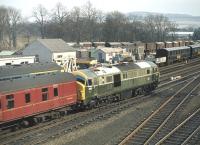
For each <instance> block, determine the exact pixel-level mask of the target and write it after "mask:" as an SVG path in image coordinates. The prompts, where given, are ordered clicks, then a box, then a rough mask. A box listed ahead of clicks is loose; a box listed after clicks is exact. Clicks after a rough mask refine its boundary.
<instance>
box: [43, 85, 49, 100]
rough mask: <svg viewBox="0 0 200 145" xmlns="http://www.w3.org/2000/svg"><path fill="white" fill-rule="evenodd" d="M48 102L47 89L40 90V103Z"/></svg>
mask: <svg viewBox="0 0 200 145" xmlns="http://www.w3.org/2000/svg"><path fill="white" fill-rule="evenodd" d="M46 100H48V88H42V101H46Z"/></svg>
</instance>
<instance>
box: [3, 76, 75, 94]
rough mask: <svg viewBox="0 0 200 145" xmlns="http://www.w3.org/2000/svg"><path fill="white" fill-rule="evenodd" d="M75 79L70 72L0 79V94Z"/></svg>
mask: <svg viewBox="0 0 200 145" xmlns="http://www.w3.org/2000/svg"><path fill="white" fill-rule="evenodd" d="M72 81H75V77H74V76H73V75H72V74H71V73H66V72H65V73H61V72H57V73H51V74H44V75H41V76H30V77H25V78H21V79H15V80H6V81H0V86H1V87H0V94H7V93H12V92H15V91H20V90H26V89H31V88H39V87H46V86H48V85H52V84H60V83H67V82H72Z"/></svg>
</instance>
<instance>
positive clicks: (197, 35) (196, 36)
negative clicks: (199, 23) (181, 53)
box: [192, 28, 200, 40]
mask: <svg viewBox="0 0 200 145" xmlns="http://www.w3.org/2000/svg"><path fill="white" fill-rule="evenodd" d="M192 39H193V40H200V28H197V29H195V30H194V34H193V36H192Z"/></svg>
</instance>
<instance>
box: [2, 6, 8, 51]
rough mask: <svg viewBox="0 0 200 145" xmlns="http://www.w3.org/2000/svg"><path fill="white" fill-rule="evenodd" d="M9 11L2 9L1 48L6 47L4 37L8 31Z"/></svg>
mask: <svg viewBox="0 0 200 145" xmlns="http://www.w3.org/2000/svg"><path fill="white" fill-rule="evenodd" d="M7 16H8V11H7V9H6V8H5V7H2V6H1V7H0V47H4V37H5V33H6V29H7V24H8V23H7V22H8V21H7Z"/></svg>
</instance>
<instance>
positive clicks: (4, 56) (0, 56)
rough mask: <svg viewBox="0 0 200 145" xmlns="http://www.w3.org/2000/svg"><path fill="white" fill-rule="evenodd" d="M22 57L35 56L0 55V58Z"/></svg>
mask: <svg viewBox="0 0 200 145" xmlns="http://www.w3.org/2000/svg"><path fill="white" fill-rule="evenodd" d="M24 57H35V56H34V55H0V59H1V58H24Z"/></svg>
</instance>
